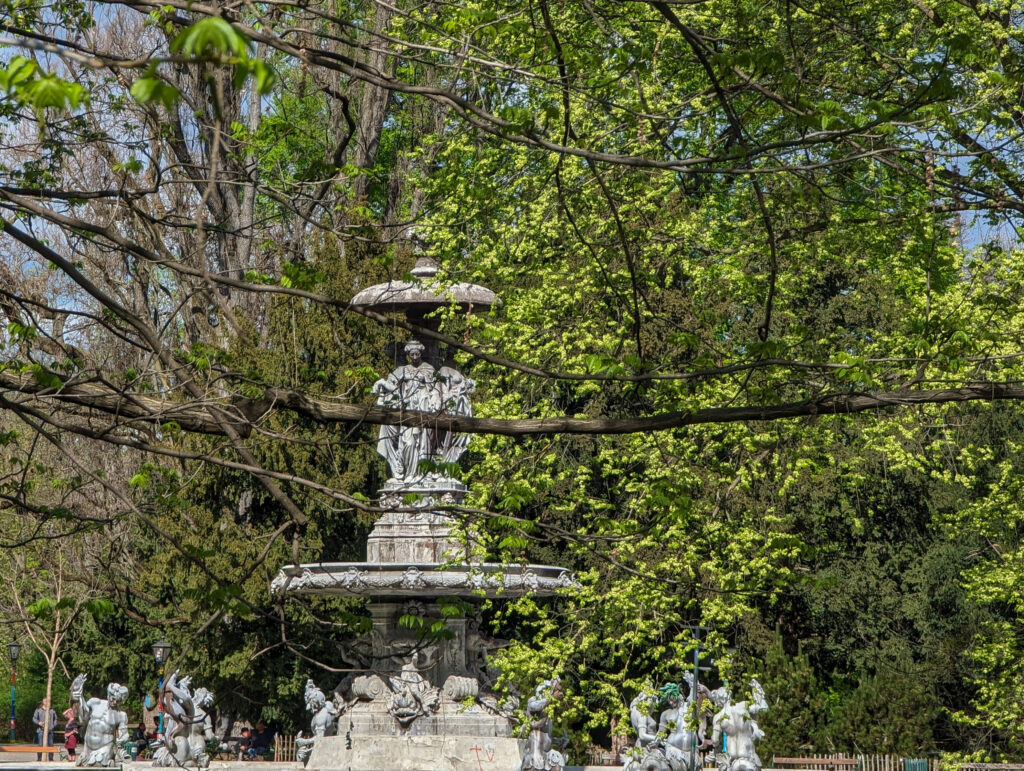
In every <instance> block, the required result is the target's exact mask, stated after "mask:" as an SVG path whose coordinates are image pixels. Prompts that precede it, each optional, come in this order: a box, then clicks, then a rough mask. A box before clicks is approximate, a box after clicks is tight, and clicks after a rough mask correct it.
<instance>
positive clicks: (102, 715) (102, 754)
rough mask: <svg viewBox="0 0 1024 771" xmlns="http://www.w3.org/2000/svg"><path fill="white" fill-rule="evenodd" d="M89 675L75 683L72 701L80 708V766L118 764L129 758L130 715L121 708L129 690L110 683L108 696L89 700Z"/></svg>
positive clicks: (80, 676)
mask: <svg viewBox="0 0 1024 771" xmlns="http://www.w3.org/2000/svg"><path fill="white" fill-rule="evenodd" d="M85 681H86V676H85V675H79V676H78V677H76V678H75V679H74V681H73V682H72V683H71V701H72V703H74V705H75V707H76V709H77V711H78V722H79V725H80V726H81V734H82V747H81V752H80V753H78V757H77V758H76V760H75V765H78V766H117V765H120V764H121V761H124V760H127V759H128V753H127V751H126V750H125V749H124V745H125V742H127V741H128V716H127V715H126V714H125V713H124V711H123V710H122V709H121V705H122V704H123V703H124V700H125V698H126V697H127V696H128V689H127V688H125V687H124V686H123V685H119V684H118V683H110V684H109V685H108V686H107V698H105V699H99V698H91V699H86V698H85V695H84V690H85Z"/></svg>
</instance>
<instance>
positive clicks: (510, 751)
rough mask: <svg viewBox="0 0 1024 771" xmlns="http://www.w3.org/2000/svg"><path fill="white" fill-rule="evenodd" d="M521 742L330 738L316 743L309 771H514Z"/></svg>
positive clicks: (438, 737)
mask: <svg viewBox="0 0 1024 771" xmlns="http://www.w3.org/2000/svg"><path fill="white" fill-rule="evenodd" d="M520 753H521V751H520V747H519V741H518V740H517V739H512V738H508V737H492V738H488V737H473V736H457V735H445V734H439V735H435V736H372V735H371V736H355V735H353V736H352V737H351V739H350V740H347V739H346V738H345V737H344V736H335V737H327V738H325V739H323V740H321V741H318V742H317V743H316V746H315V747H314V748H313V756H312V757H311V758H310V759H309V768H310V769H317V770H319V769H333V770H334V771H466V769H478V770H479V771H509V770H510V769H513V768H515V767H516V766H517V765H518V764H519V760H520Z"/></svg>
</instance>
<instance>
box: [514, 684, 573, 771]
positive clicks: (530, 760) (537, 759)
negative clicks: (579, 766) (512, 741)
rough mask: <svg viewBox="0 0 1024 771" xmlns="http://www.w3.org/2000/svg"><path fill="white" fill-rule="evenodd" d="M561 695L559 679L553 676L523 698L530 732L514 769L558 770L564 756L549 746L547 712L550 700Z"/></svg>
mask: <svg viewBox="0 0 1024 771" xmlns="http://www.w3.org/2000/svg"><path fill="white" fill-rule="evenodd" d="M560 698H562V681H561V679H560V678H558V677H555V678H552V679H551V680H545V681H544V682H542V683H541V684H540V685H538V686H537V687H536V688H535V689H534V692H533V696H531V697H530V698H529V699H528V700H527V702H526V719H527V720H528V721H529V726H530V735H529V737H528V738H527V740H526V751H525V752H524V753H523V760H522V762H521V763H520V764H519V768H518V769H516V771H562V768H564V766H565V758H563V757H562V753H560V752H559V751H558V750H553V749H551V744H552V739H551V726H552V720H551V716H550V715H549V714H548V707H549V706H550V704H551V702H552V701H558V700H559V699H560Z"/></svg>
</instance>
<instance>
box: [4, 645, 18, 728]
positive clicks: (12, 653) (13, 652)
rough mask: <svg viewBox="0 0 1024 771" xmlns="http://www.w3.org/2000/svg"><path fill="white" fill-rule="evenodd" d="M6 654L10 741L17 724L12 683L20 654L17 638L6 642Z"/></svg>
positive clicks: (14, 679) (15, 677) (14, 680)
mask: <svg viewBox="0 0 1024 771" xmlns="http://www.w3.org/2000/svg"><path fill="white" fill-rule="evenodd" d="M7 655H8V656H9V657H10V659H11V741H12V742H13V741H14V729H15V727H16V726H17V724H18V719H17V717H15V714H14V683H15V682H16V680H17V674H18V656H19V655H21V643H20V642H18V641H17V640H11V641H10V642H9V643H7Z"/></svg>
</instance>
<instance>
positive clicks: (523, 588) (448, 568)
mask: <svg viewBox="0 0 1024 771" xmlns="http://www.w3.org/2000/svg"><path fill="white" fill-rule="evenodd" d="M574 585H575V579H574V578H573V576H572V573H571V572H570V571H568V570H566V569H565V568H560V567H553V566H551V565H526V566H521V565H499V564H495V563H490V562H484V563H481V564H478V565H446V564H441V563H415V564H408V563H392V564H387V563H383V564H373V563H366V562H318V563H309V564H303V565H299V566H290V567H286V568H283V569H282V570H281V571H280V572H279V573H278V574H277V576H276V577H275V578H274V580H273V581H272V582H271V585H270V590H271V592H273V593H275V594H276V593H281V592H287V593H289V594H319V595H323V594H331V595H336V596H339V597H452V596H455V597H467V598H473V597H520V596H522V595H526V594H531V595H536V596H541V597H545V596H550V595H553V594H555V593H557V592H558V590H559V589H567V588H570V587H572V586H574Z"/></svg>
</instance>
